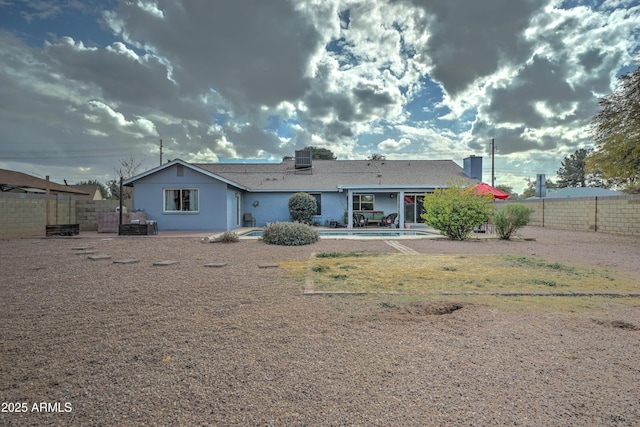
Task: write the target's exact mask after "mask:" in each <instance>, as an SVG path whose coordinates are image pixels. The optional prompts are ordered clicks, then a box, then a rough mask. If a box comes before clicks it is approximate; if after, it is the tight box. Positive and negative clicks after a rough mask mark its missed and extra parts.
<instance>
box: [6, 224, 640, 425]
mask: <svg viewBox="0 0 640 427" xmlns="http://www.w3.org/2000/svg"><path fill="white" fill-rule="evenodd" d="M520 234H521V236H523V237H525V238H528V239H535V240H517V241H511V242H503V241H497V240H492V241H472V242H449V241H444V240H403V241H402V244H403V245H405V246H407V247H410V248H412V249H414V250H416V251H418V252H420V253H425V254H430V253H438V254H439V253H453V254H502V253H508V254H522V255H533V254H535V255H536V256H539V257H542V258H545V259H548V260H550V261H559V262H562V261H564V262H577V263H582V264H586V265H595V266H606V267H610V268H613V269H616V270H621V271H628V272H637V273H640V262H639V261H640V238H639V237H625V236H615V235H607V234H600V233H581V232H566V231H558V230H549V229H541V228H533V227H527V228H525V229H524V230H523V231H522V232H521V233H520ZM80 237H81V238H54V239H22V240H19V239H15V240H0V266H1V269H2V273H1V275H0V318H1V322H2V334H1V336H0V341H1V346H0V349H1V353H0V397H1V401H2V408H1V409H2V411H1V412H0V425H7V426H13V425H15V426H30V425H32V426H42V425H60V426H68V425H78V426H80V425H82V426H87V425H114V426H115V425H117V426H127V425H162V426H165V425H166V426H186V425H221V426H228V425H261V426H266V425H278V426H303V425H310V426H324V425H356V426H400V425H402V426H425V425H426V426H428V425H435V426H451V425H477V426H494V425H519V426H541V425H545V426H637V425H640V301H636V300H634V299H631V300H619V299H615V298H611V299H604V298H603V299H601V304H599V306H600V308H597V309H593V308H591V309H585V310H579V311H575V312H567V311H554V310H545V311H521V310H517V311H511V310H499V309H496V308H493V307H489V306H485V305H480V304H468V303H467V302H465V301H464V300H463V299H462V300H455V299H454V300H451V301H444V302H441V301H414V302H413V303H412V304H409V305H407V306H405V307H403V308H402V313H401V315H399V314H398V313H396V314H395V315H393V316H390V315H389V313H390V310H389V308H388V307H387V305H388V304H389V303H388V301H389V300H388V298H385V297H380V296H359V297H356V296H346V297H345V296H342V297H337V296H333V297H328V296H303V294H302V292H303V289H304V283H301V282H299V281H296V280H294V279H293V278H291V277H289V276H288V275H287V272H286V271H285V270H284V269H282V268H278V267H273V266H272V265H273V264H277V263H278V262H281V261H285V260H292V259H300V260H302V259H306V258H308V257H309V254H310V253H311V252H330V251H341V252H347V251H376V252H389V253H392V252H394V251H395V249H394V248H393V247H391V246H390V245H387V244H385V243H384V242H383V241H381V240H378V241H352V240H322V241H320V242H318V243H317V244H314V245H310V246H304V247H273V246H268V245H265V244H264V243H262V242H259V241H241V242H239V243H236V244H202V243H200V241H199V238H196V237H189V238H187V237H183V238H166V237H163V236H162V235H159V236H145V237H129V238H125V237H123V238H118V237H114V238H111V237H112V236H109V235H94V236H92V237H90V238H87V237H83V236H82V235H81V236H80ZM105 239H108V240H105ZM87 247H91V248H92V249H89V250H91V251H94V252H95V253H94V254H92V255H100V254H105V255H109V256H110V257H111V258H110V259H103V260H96V261H92V260H90V259H88V258H87V256H88V255H89V254H86V253H85V254H79V253H78V252H80V251H81V249H78V248H87ZM123 259H138V260H139V262H138V263H133V264H114V263H113V261H114V260H123ZM166 260H175V261H178V263H176V264H173V265H166V266H153V263H154V262H157V261H166ZM207 263H226V265H225V266H222V267H205V266H204V264H207ZM639 288H640V285H639ZM639 291H640V289H639ZM396 302H397V301H396Z"/></svg>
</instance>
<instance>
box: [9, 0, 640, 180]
mask: <svg viewBox="0 0 640 427" xmlns="http://www.w3.org/2000/svg"><path fill="white" fill-rule="evenodd" d="M639 22H640V6H639V5H638V1H637V0H577V1H574V0H567V1H560V0H517V1H514V0H485V1H472V0H447V1H440V0H380V1H368V0H360V1H351V0H259V1H258V0H233V1H223V0H182V1H179V0H126V1H124V0H123V1H117V0H46V1H45V0H0V99H1V100H2V102H1V103H0V168H5V169H14V170H18V171H21V172H25V173H30V174H33V175H37V176H41V177H44V176H45V175H50V176H51V179H53V180H54V181H58V182H62V180H63V179H67V181H68V182H69V183H74V182H78V181H80V180H87V179H97V180H99V181H101V182H104V181H106V180H108V179H113V178H115V171H114V170H115V169H116V168H117V167H119V165H120V162H121V160H122V159H126V158H131V157H133V158H134V159H136V160H137V161H139V162H141V163H143V164H144V166H143V169H146V168H151V167H155V166H157V165H158V164H159V162H160V156H159V144H160V140H161V139H162V141H163V146H164V149H163V151H164V160H165V161H166V160H167V159H175V158H181V159H183V160H186V161H194V162H216V161H220V162H226V161H247V162H248V161H272V162H274V161H280V159H281V158H282V157H283V156H287V155H292V154H293V152H294V150H296V149H300V148H303V147H305V146H308V145H314V146H317V147H326V148H328V149H330V150H332V151H333V152H334V153H335V154H336V155H337V156H338V158H339V159H365V158H367V157H368V156H369V155H371V154H372V153H379V154H384V155H386V156H387V158H388V159H453V160H455V161H456V162H458V163H459V164H461V163H462V159H463V158H464V157H466V156H468V155H469V154H476V155H481V156H484V180H485V181H487V182H490V181H491V177H490V175H491V173H490V167H491V162H490V157H489V153H490V142H491V139H492V138H494V139H495V144H496V147H497V153H496V157H495V165H496V184H506V185H511V186H513V187H514V189H515V190H516V191H522V189H523V187H524V186H525V185H526V181H525V179H526V178H528V177H531V178H534V179H535V176H536V174H537V173H546V174H547V176H548V177H551V178H552V179H554V180H555V172H556V171H557V169H558V168H559V167H560V161H561V160H562V159H563V158H564V157H565V156H567V155H569V154H572V153H573V152H574V151H575V150H576V149H578V148H581V147H588V146H592V139H591V138H590V137H589V134H588V128H589V123H590V120H591V118H592V116H593V114H594V113H595V112H596V111H597V100H598V98H599V97H601V96H603V95H606V94H608V93H610V92H611V91H612V90H614V89H615V87H616V82H617V76H618V75H619V74H620V73H622V72H626V71H630V70H632V69H634V68H635V66H636V64H635V62H634V61H635V60H636V59H637V58H638V54H639V52H640V31H639V27H640V26H639V25H638V23H639Z"/></svg>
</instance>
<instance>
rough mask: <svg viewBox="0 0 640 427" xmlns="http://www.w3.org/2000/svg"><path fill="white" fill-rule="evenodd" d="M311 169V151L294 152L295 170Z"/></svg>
mask: <svg viewBox="0 0 640 427" xmlns="http://www.w3.org/2000/svg"><path fill="white" fill-rule="evenodd" d="M310 167H311V150H296V163H295V168H296V169H303V168H310Z"/></svg>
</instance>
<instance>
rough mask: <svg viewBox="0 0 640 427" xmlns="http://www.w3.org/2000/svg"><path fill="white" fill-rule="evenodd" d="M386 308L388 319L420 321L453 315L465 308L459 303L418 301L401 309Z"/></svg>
mask: <svg viewBox="0 0 640 427" xmlns="http://www.w3.org/2000/svg"><path fill="white" fill-rule="evenodd" d="M383 307H384V308H385V310H384V313H383V316H384V317H385V318H388V319H397V320H419V319H421V318H425V317H427V316H440V315H443V314H451V313H453V312H454V311H457V310H460V309H462V308H463V305H462V304H460V303H458V302H451V301H418V302H412V303H410V304H407V305H404V306H401V307H395V306H394V307H389V306H384V305H383Z"/></svg>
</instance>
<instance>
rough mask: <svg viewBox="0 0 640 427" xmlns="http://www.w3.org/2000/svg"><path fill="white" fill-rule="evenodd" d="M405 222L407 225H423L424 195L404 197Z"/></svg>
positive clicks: (406, 195)
mask: <svg viewBox="0 0 640 427" xmlns="http://www.w3.org/2000/svg"><path fill="white" fill-rule="evenodd" d="M403 202H404V222H405V223H421V222H423V220H422V218H421V217H420V215H422V214H423V213H424V205H423V202H424V194H423V193H420V194H405V195H404V201H403Z"/></svg>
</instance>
